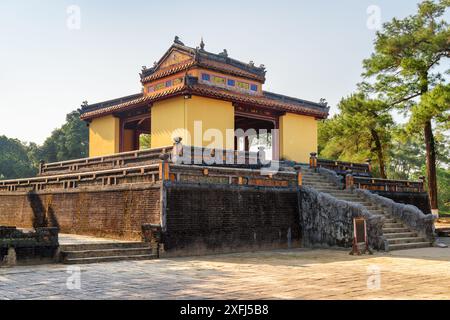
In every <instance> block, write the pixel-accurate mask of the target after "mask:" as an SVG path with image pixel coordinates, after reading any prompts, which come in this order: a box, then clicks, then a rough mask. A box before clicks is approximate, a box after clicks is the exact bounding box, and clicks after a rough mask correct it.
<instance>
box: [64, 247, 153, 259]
mask: <svg viewBox="0 0 450 320" xmlns="http://www.w3.org/2000/svg"><path fill="white" fill-rule="evenodd" d="M60 252H61V262H62V263H64V264H87V263H100V262H111V261H122V260H150V259H156V258H157V257H156V255H155V254H153V253H152V249H151V248H150V245H149V244H148V243H143V242H107V243H86V244H70V245H61V246H60Z"/></svg>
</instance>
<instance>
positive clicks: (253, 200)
mask: <svg viewBox="0 0 450 320" xmlns="http://www.w3.org/2000/svg"><path fill="white" fill-rule="evenodd" d="M165 192H166V197H167V208H166V221H167V225H166V226H167V230H166V232H165V234H164V246H165V249H166V250H167V251H168V252H171V253H173V254H203V253H205V252H227V251H239V250H247V249H259V248H283V247H284V248H287V247H289V246H292V247H294V246H299V244H300V224H299V213H298V201H297V194H296V192H295V191H292V190H289V189H284V190H283V189H274V188H262V187H261V188H258V187H242V186H241V187H236V186H212V185H210V186H192V185H190V186H187V185H180V184H178V185H177V184H170V183H169V184H167V185H166V187H165Z"/></svg>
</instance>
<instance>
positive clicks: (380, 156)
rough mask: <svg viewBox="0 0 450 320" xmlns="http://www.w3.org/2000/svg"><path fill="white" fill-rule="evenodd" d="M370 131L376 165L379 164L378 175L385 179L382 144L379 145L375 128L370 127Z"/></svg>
mask: <svg viewBox="0 0 450 320" xmlns="http://www.w3.org/2000/svg"><path fill="white" fill-rule="evenodd" d="M370 133H371V134H372V139H373V141H374V142H375V149H376V153H377V158H378V165H379V166H380V176H381V178H383V179H386V168H385V164H384V156H383V146H382V145H381V141H380V137H379V136H378V132H377V131H376V130H375V129H371V130H370Z"/></svg>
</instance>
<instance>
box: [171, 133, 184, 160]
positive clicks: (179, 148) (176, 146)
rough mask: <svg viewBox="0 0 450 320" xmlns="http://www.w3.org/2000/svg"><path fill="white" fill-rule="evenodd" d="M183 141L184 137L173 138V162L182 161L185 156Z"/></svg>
mask: <svg viewBox="0 0 450 320" xmlns="http://www.w3.org/2000/svg"><path fill="white" fill-rule="evenodd" d="M181 141H183V138H182V137H176V138H174V139H173V150H172V162H173V163H182V158H183V144H182V143H181Z"/></svg>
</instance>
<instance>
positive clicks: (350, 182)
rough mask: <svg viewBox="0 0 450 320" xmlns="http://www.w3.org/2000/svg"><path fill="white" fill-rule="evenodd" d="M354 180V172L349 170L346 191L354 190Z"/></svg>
mask: <svg viewBox="0 0 450 320" xmlns="http://www.w3.org/2000/svg"><path fill="white" fill-rule="evenodd" d="M354 184H355V181H354V178H353V171H352V170H347V174H346V175H345V189H349V190H351V189H353V188H354Z"/></svg>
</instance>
